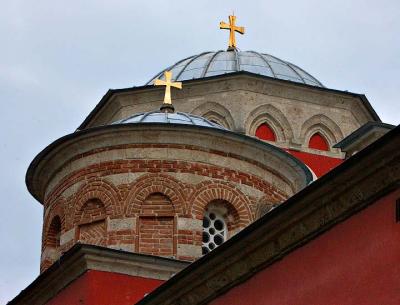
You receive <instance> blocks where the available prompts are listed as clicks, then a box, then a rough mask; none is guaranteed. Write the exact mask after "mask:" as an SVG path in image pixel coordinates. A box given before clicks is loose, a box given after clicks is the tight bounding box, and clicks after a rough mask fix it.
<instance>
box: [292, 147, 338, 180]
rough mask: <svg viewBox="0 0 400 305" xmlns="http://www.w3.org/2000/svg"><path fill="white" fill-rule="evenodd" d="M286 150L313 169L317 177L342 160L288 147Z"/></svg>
mask: <svg viewBox="0 0 400 305" xmlns="http://www.w3.org/2000/svg"><path fill="white" fill-rule="evenodd" d="M286 151H287V152H288V153H290V154H291V155H293V156H295V157H296V158H297V159H299V160H301V161H303V162H304V164H306V165H307V166H308V167H309V168H311V169H312V170H313V172H314V173H315V175H317V177H318V178H319V177H321V176H322V175H325V174H326V173H327V172H329V171H330V170H332V169H334V168H335V167H336V166H338V165H339V164H341V163H342V162H343V160H342V159H339V158H332V157H328V156H321V155H315V154H310V153H306V152H301V151H295V150H290V149H287V150H286Z"/></svg>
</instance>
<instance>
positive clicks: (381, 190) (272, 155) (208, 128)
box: [10, 26, 400, 305]
mask: <svg viewBox="0 0 400 305" xmlns="http://www.w3.org/2000/svg"><path fill="white" fill-rule="evenodd" d="M221 27H222V26H221ZM169 71H170V72H171V73H172V81H174V82H182V86H183V88H182V90H177V89H175V88H172V97H173V98H172V100H173V102H172V105H169V106H168V107H167V108H166V107H165V103H164V104H163V97H164V93H165V88H164V87H163V86H154V84H157V81H156V80H160V81H163V82H164V83H168V80H167V79H165V75H166V74H165V72H169ZM160 106H161V108H160ZM371 143H373V144H371ZM399 145H400V143H399V128H394V126H391V125H389V124H384V123H382V122H381V120H380V119H379V117H378V115H377V114H376V113H375V111H374V109H373V108H372V106H371V104H370V103H369V101H368V100H367V98H366V96H365V95H362V94H356V93H351V92H347V91H339V90H333V89H329V88H326V87H325V86H324V85H323V84H322V83H321V82H319V81H318V80H317V79H316V78H315V77H313V76H312V75H311V74H309V73H307V72H306V71H304V70H303V69H302V68H300V67H299V66H297V65H294V64H292V63H289V62H287V61H285V60H282V59H279V58H277V57H275V56H272V55H269V54H265V53H261V52H255V51H241V50H239V49H238V48H236V47H235V45H234V46H230V47H229V48H228V50H220V51H216V52H203V53H200V54H198V55H194V56H190V57H187V58H184V59H182V60H181V61H178V62H177V63H175V64H172V65H170V66H168V67H167V68H166V69H165V70H163V71H161V72H159V73H158V74H156V76H155V77H154V78H153V79H150V80H149V81H148V82H147V83H146V84H145V85H143V86H138V87H132V88H124V89H118V90H109V91H108V92H107V93H106V94H105V95H104V97H103V98H102V99H101V101H100V102H99V103H98V104H97V106H96V107H95V109H93V111H92V112H91V113H90V114H89V115H88V116H87V118H86V119H85V120H84V121H83V122H82V124H81V125H80V126H79V127H78V129H77V130H76V131H75V132H74V133H72V134H68V135H66V136H64V137H62V138H60V139H58V140H56V141H55V142H53V143H51V144H50V145H48V146H47V147H46V148H45V149H43V151H41V152H40V153H39V154H38V155H37V156H36V157H35V158H34V160H33V161H32V163H31V165H30V166H29V168H28V171H27V175H26V184H27V186H28V190H29V192H30V193H31V194H32V196H33V197H34V198H35V199H36V200H37V201H39V202H40V204H42V205H43V209H44V214H43V215H44V216H43V238H42V253H41V270H40V275H39V276H38V278H37V279H36V280H35V281H34V282H33V283H32V284H31V285H30V286H28V287H27V288H26V289H25V290H23V291H22V292H21V293H20V294H19V295H18V296H17V297H15V299H14V300H12V301H11V302H10V304H52V305H55V304H68V305H69V304H104V305H107V304H118V305H119V304H121V305H125V304H135V303H136V302H139V304H165V305H178V304H181V305H183V304H185V305H186V304H208V303H210V304H288V305H293V304H316V305H318V304H331V303H329V302H327V299H326V298H328V299H331V300H333V301H332V304H398V303H399V301H400V294H399V293H398V289H397V293H395V292H394V291H395V289H394V286H395V283H396V281H397V284H398V280H400V278H399V275H398V274H400V273H399V272H397V276H396V275H395V274H394V275H392V272H394V269H396V267H395V265H394V262H395V261H396V259H397V263H398V259H399V256H398V255H399V252H397V251H398V250H400V249H399V245H398V244H397V245H395V244H393V242H392V241H393V236H397V237H400V236H399V235H400V229H399V227H398V226H399V225H398V226H397V227H395V226H394V225H393V226H392V227H390V228H387V229H384V226H385V225H384V224H383V223H385V221H389V220H387V219H386V220H385V217H386V216H387V215H381V216H380V215H379V212H376V213H372V212H371V213H367V212H365V211H366V209H370V208H373V207H374V206H375V205H381V206H382V207H383V208H382V209H386V208H387V209H388V211H389V210H390V213H392V214H393V217H392V216H388V217H392V218H391V221H392V222H393V223H395V222H396V217H395V215H396V213H398V218H397V220H398V219H400V216H399V215H400V209H399V207H398V206H397V209H398V210H396V200H398V198H400V193H399V189H398V186H399V176H400V175H399V158H400V156H399V149H398V148H399ZM371 179H372V180H371ZM385 196H389V197H385ZM390 196H391V197H390ZM382 198H384V199H382ZM388 198H389V199H388ZM386 205H389V206H390V207H386ZM397 205H399V204H397ZM362 213H367V215H361V214H362ZM388 213H389V212H388ZM390 215H391V214H390ZM358 217H364V218H363V219H364V221H365V222H364V223H371V224H372V225H373V226H374V225H375V222H377V223H376V226H378V227H379V228H382V230H379V229H376V230H375V231H374V232H375V233H373V232H369V229H367V228H365V231H364V233H366V234H365V235H363V237H362V238H365V239H366V240H365V244H360V248H355V249H353V250H354V251H350V250H349V254H346V255H348V257H349V259H350V261H352V259H354V260H355V262H354V264H352V265H348V262H347V261H346V260H344V259H343V257H342V254H341V252H340V251H339V252H338V250H339V249H341V251H343V252H342V253H343V254H345V253H347V252H346V247H347V246H351V245H356V244H357V242H355V241H353V240H351V238H352V235H353V234H354V233H353V232H354V230H359V228H358V227H357V226H356V225H355V224H354V222H356V221H357V219H358ZM339 226H342V227H343V228H342V227H341V230H342V232H336V231H335V230H336V229H337V227H339ZM357 228H358V229H357ZM396 230H397V231H396ZM393 231H395V233H393ZM329 234H330V235H329ZM359 234H362V230H361V231H360V232H359ZM374 234H375V235H376V234H379V235H377V236H375V235H374ZM393 234H395V235H393ZM388 236H390V238H389V237H388ZM321 239H327V241H322V242H321V243H319V242H320V241H321ZM397 240H399V239H397ZM357 241H359V242H360V240H359V239H357ZM313 243H314V244H313ZM310 244H312V245H313V246H310ZM378 244H380V246H381V247H383V248H381V249H379V247H378ZM328 245H336V247H333V248H332V249H333V250H332V249H331V250H332V251H330V252H329V253H330V254H329V255H331V256H330V262H331V263H332V264H334V265H335V266H336V267H337V269H336V272H335V271H332V269H329V272H324V271H326V270H325V269H324V268H326V266H327V265H328V263H329V260H328V261H321V256H324V255H327V253H328V252H327V251H328V250H326V249H327V248H324V247H328ZM365 245H376V246H374V247H372V248H373V249H372V248H369V246H368V247H367V246H365ZM335 249H336V250H335ZM299 251H303V252H304V253H302V255H298V256H296V255H297V253H298V252H299ZM335 251H336V252H335ZM381 251H384V252H385V253H384V254H385V255H386V257H385V258H382V257H381V255H383V254H382V253H381ZM355 252H356V253H357V254H358V256H357V255H355V254H354V253H355ZM396 252H397V256H396V255H395V254H394V253H396ZM392 254H393V255H392ZM364 255H365V257H364ZM292 256H293V257H292ZM380 259H384V260H385V261H386V262H387V263H388V265H391V267H389V266H386V268H387V269H379V270H381V273H379V272H375V273H373V274H374V276H375V279H376V277H377V275H378V276H379V275H380V276H381V277H382V278H383V277H385V280H384V281H385V283H386V286H385V287H386V290H385V293H384V296H382V298H381V299H380V298H379V297H376V298H375V299H374V298H372V299H370V301H371V302H370V303H368V300H366V299H365V295H366V294H368V293H367V291H368V290H366V289H367V287H368V288H369V289H372V290H373V289H375V288H377V285H378V283H375V282H374V281H373V280H372V278H373V277H372V276H369V275H365V281H366V283H367V284H366V286H364V288H363V289H361V291H359V286H357V285H355V286H354V287H353V288H352V289H353V290H352V291H353V292H354V294H351V295H352V297H348V298H344V299H340V298H339V299H335V298H334V297H332V295H335V294H336V295H338V293H337V292H339V291H341V289H342V291H343V290H346V287H348V285H351V284H346V287H340V286H341V285H338V283H337V281H338V279H340V280H342V281H343V283H345V282H346V278H347V277H349V278H352V276H353V275H355V273H358V274H361V275H362V272H363V271H362V270H364V269H365V268H372V269H373V268H375V267H374V266H373V263H372V262H373V261H380ZM292 261H293V262H292ZM359 261H361V262H360V265H359ZM295 262H297V265H296V264H295ZM282 263H285V264H286V265H285V266H282V267H281V269H279V267H278V264H282ZM364 263H365V265H363V264H364ZM392 263H393V264H392ZM314 264H315V266H318V268H320V269H318V270H320V272H321V273H323V274H324V275H325V277H323V278H319V277H317V276H315V275H314V280H313V281H312V282H311V283H312V284H310V286H307V289H305V288H304V287H302V288H301V286H302V285H305V283H307V281H308V279H309V278H312V277H313V274H312V273H313V272H315V271H316V270H313V269H314V267H313V266H314ZM294 266H297V267H294ZM298 266H303V267H304V269H302V270H298V269H299V267H298ZM342 266H344V267H343V268H344V269H343V270H348V271H349V270H350V271H349V274H347V275H346V272H344V271H343V272H344V273H342ZM361 266H364V267H365V268H364V269H363V268H361ZM390 268H393V270H391V269H390ZM278 269H279V270H278ZM271 270H272V271H271ZM318 270H317V271H318ZM397 271H399V270H398V268H397ZM292 272H293V273H294V272H296V274H297V275H299V276H300V275H302V276H303V277H301V276H300V277H298V278H297V281H296V282H292V281H287V278H291V273H292ZM307 272H309V273H307ZM384 274H385V276H384ZM271 278H274V279H275V280H276V281H275V282H274V281H272V282H274V283H273V284H272V283H270V282H271V280H270V279H271ZM294 278H296V276H294ZM284 279H286V280H284ZM359 280H360V281H361V282H362V283H364V282H363V280H362V278H361V279H359ZM376 281H377V280H376ZM250 282H251V284H248V283H250ZM267 282H268V283H269V286H268V285H266V287H264V286H263V284H262V283H267ZM377 282H379V281H377ZM285 283H286V284H285ZM352 283H354V281H352ZM246 285H247V286H246ZM285 285H286V286H285ZM343 285H344V284H343ZM378 286H379V285H378ZM157 287H158V288H157ZM257 287H258V288H257ZM271 287H273V291H269V289H270V288H271ZM271 289H272V288H271ZM291 289H293V290H291ZM291 291H293V294H292V292H291ZM277 292H279V293H280V297H279V296H278V295H277ZM362 292H363V293H364V294H363V293H362ZM282 295H285V296H284V297H283V296H282ZM288 295H292V296H293V297H295V298H294V299H291V298H290V297H289V296H288ZM339 295H340V293H339ZM373 295H375V294H374V293H373ZM363 296H364V298H363ZM324 297H325V299H324ZM246 300H247V301H246ZM268 300H269V301H268ZM313 300H314V302H313ZM335 302H336V303H335Z"/></svg>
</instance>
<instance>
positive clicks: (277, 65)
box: [146, 50, 324, 87]
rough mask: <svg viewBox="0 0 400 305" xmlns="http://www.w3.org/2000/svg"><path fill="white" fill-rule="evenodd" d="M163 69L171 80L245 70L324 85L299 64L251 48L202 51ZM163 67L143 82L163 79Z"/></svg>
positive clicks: (314, 84) (309, 83)
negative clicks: (168, 71) (170, 73)
mask: <svg viewBox="0 0 400 305" xmlns="http://www.w3.org/2000/svg"><path fill="white" fill-rule="evenodd" d="M165 70H170V71H172V79H173V80H174V81H182V80H189V79H197V78H203V77H207V76H214V75H221V74H226V73H233V72H238V71H247V72H251V73H255V74H260V75H265V76H269V77H274V78H278V79H284V80H290V81H293V82H298V83H303V84H308V85H312V86H318V87H324V86H323V85H322V84H321V83H320V82H319V81H318V80H317V79H316V78H315V77H313V76H311V75H310V74H308V73H307V72H305V71H304V70H303V69H301V68H299V67H298V66H296V65H294V64H292V63H289V62H287V61H284V60H281V59H279V58H276V57H275V56H272V55H269V54H262V53H258V52H254V51H238V50H232V51H217V52H204V53H201V54H199V55H194V56H190V57H188V58H185V59H183V60H181V61H178V62H177V63H176V64H174V65H172V66H170V67H168V68H167V69H165ZM165 70H163V71H161V72H160V73H158V74H157V75H156V76H155V77H154V78H152V79H151V80H150V81H149V82H147V84H146V85H150V84H153V82H154V80H155V79H156V78H160V79H163V78H164V71H165Z"/></svg>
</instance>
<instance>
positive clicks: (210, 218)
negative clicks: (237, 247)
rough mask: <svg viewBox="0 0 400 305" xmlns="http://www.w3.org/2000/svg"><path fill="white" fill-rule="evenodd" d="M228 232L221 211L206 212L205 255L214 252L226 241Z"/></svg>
mask: <svg viewBox="0 0 400 305" xmlns="http://www.w3.org/2000/svg"><path fill="white" fill-rule="evenodd" d="M227 230H228V227H227V225H226V221H225V218H224V215H222V213H221V212H220V211H218V210H208V211H206V213H205V214H204V218H203V244H202V252H203V255H204V254H207V253H209V252H210V251H212V250H214V249H215V248H216V247H218V246H220V245H221V244H222V243H223V242H224V241H225V240H226V237H227Z"/></svg>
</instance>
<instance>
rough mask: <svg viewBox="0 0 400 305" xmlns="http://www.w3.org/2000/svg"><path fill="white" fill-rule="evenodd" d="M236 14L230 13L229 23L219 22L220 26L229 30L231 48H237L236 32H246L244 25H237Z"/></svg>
mask: <svg viewBox="0 0 400 305" xmlns="http://www.w3.org/2000/svg"><path fill="white" fill-rule="evenodd" d="M235 23H236V16H235V15H230V16H229V24H227V23H225V22H223V21H221V22H220V23H219V28H220V29H224V30H229V48H230V49H231V48H236V38H235V32H238V33H240V34H244V27H242V26H236V24H235Z"/></svg>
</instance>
